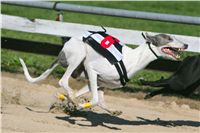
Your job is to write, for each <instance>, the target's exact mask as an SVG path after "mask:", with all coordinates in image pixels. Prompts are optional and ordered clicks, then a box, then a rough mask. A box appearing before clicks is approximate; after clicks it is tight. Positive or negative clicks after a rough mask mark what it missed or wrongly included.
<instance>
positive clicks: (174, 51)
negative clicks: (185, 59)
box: [161, 47, 185, 60]
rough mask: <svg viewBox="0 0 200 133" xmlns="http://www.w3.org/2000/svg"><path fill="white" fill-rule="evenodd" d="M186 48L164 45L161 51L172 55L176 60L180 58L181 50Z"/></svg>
mask: <svg viewBox="0 0 200 133" xmlns="http://www.w3.org/2000/svg"><path fill="white" fill-rule="evenodd" d="M184 50H185V48H175V47H163V48H162V49H161V51H162V52H163V53H166V54H168V55H171V56H172V57H173V58H175V59H176V60H177V59H179V58H180V52H182V51H184Z"/></svg>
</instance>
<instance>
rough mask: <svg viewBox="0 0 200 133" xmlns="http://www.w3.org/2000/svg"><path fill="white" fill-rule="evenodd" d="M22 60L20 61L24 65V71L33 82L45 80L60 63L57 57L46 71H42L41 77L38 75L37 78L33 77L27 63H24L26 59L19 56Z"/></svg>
mask: <svg viewBox="0 0 200 133" xmlns="http://www.w3.org/2000/svg"><path fill="white" fill-rule="evenodd" d="M19 60H20V63H21V64H22V67H23V71H24V75H25V77H26V79H27V80H28V81H29V82H31V83H34V82H38V81H41V80H44V79H46V78H47V76H49V74H50V73H51V72H52V71H53V70H54V68H55V67H56V66H57V65H58V59H56V60H55V61H54V62H53V63H52V65H51V66H50V67H49V68H48V69H47V70H46V71H45V72H44V73H42V74H41V75H40V76H39V77H36V78H32V77H31V76H30V74H29V72H28V69H27V67H26V64H25V63H24V60H23V59H21V58H19Z"/></svg>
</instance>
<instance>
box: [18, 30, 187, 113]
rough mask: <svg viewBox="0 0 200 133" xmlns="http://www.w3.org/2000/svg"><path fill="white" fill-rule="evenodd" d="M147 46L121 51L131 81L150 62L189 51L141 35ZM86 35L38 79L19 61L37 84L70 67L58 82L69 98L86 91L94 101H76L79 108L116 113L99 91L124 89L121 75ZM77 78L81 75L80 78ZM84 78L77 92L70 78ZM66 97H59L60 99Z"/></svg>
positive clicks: (170, 39)
mask: <svg viewBox="0 0 200 133" xmlns="http://www.w3.org/2000/svg"><path fill="white" fill-rule="evenodd" d="M142 35H143V37H144V38H145V40H146V43H144V44H142V45H139V46H138V47H137V48H135V49H132V48H130V47H128V46H126V45H124V46H123V48H122V55H123V59H122V60H123V63H124V66H125V68H126V71H127V76H128V78H129V79H130V78H132V77H133V76H134V75H135V74H136V72H138V71H139V70H141V69H143V68H145V67H146V66H147V65H148V64H149V63H150V62H152V61H154V60H156V59H157V58H160V57H162V58H167V59H172V60H178V59H179V58H180V56H179V52H180V51H183V50H184V49H186V48H187V46H188V45H187V44H183V43H182V42H180V41H177V40H176V39H175V38H173V37H171V36H169V35H166V34H157V35H154V36H152V35H149V34H148V33H145V35H144V34H142ZM82 37H83V36H79V37H72V38H71V39H70V40H69V41H68V42H66V43H65V44H64V47H63V48H62V50H61V52H60V53H59V56H58V58H57V59H56V60H55V61H54V62H53V64H52V65H51V66H50V67H49V68H48V69H47V70H46V71H45V72H44V73H42V74H41V75H40V76H39V77H36V78H32V77H31V76H30V74H29V72H28V69H27V67H26V65H25V63H24V61H23V60H22V59H21V58H20V62H21V64H22V67H23V71H24V74H25V77H26V79H27V80H28V81H29V82H31V83H34V82H38V81H41V80H43V79H45V78H46V77H47V76H48V75H49V74H50V73H51V72H52V71H53V69H54V68H55V67H56V66H58V65H59V64H60V65H62V66H63V67H67V69H66V71H65V73H64V75H63V76H62V78H61V79H60V80H59V85H60V86H61V87H63V88H64V90H65V93H66V96H67V98H69V99H70V100H71V101H75V99H76V98H77V97H79V96H81V95H83V94H85V93H87V92H89V91H90V92H91V94H92V99H91V100H90V101H89V102H85V103H83V104H80V103H76V102H74V103H75V104H76V105H77V106H78V107H79V108H82V109H83V108H88V107H94V106H97V105H98V106H100V107H101V108H102V109H104V110H106V111H108V112H109V113H113V112H114V113H115V112H116V111H114V110H110V109H109V108H108V107H107V106H106V104H105V102H104V97H103V96H104V94H103V91H102V90H101V89H99V88H103V87H106V88H119V87H123V85H122V84H121V82H120V76H119V75H118V72H117V70H116V69H115V67H114V65H111V64H110V62H109V61H108V60H106V59H105V58H104V57H103V56H101V55H100V54H99V53H97V52H96V51H95V50H94V49H93V48H92V47H91V46H90V45H88V44H87V43H85V42H83V40H82ZM77 75H78V76H77ZM71 76H74V77H82V78H86V79H88V85H86V86H84V87H83V88H82V89H80V90H79V91H78V92H76V93H74V92H73V90H72V89H71V88H70V86H69V83H68V81H69V78H70V77H71ZM62 96H63V95H60V98H61V97H62Z"/></svg>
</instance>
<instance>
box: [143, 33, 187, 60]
mask: <svg viewBox="0 0 200 133" xmlns="http://www.w3.org/2000/svg"><path fill="white" fill-rule="evenodd" d="M142 35H143V37H144V38H145V39H146V42H147V44H149V47H150V44H152V45H154V46H156V48H157V50H155V51H154V54H155V55H158V56H161V57H163V58H167V59H172V60H178V59H179V58H180V55H179V54H180V52H181V51H184V50H185V49H187V47H188V45H187V44H184V43H182V42H180V41H178V40H177V39H175V38H173V37H171V36H169V35H166V34H157V35H155V36H151V35H149V34H147V33H146V34H145V35H144V34H142ZM150 48H151V47H150Z"/></svg>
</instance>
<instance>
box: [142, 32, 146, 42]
mask: <svg viewBox="0 0 200 133" xmlns="http://www.w3.org/2000/svg"><path fill="white" fill-rule="evenodd" d="M142 37H143V38H144V39H145V40H146V39H147V38H146V36H145V35H144V33H143V32H142Z"/></svg>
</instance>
